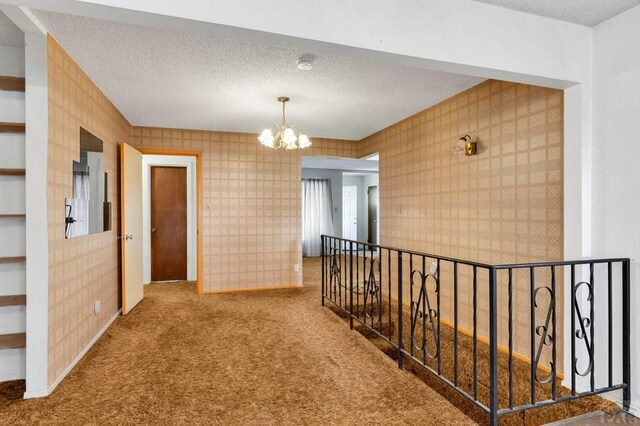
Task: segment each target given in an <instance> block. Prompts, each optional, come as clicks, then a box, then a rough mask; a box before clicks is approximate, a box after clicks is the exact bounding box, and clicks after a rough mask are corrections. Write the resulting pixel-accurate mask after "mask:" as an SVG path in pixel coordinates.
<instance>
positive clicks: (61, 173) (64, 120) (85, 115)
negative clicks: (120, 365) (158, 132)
mask: <svg viewBox="0 0 640 426" xmlns="http://www.w3.org/2000/svg"><path fill="white" fill-rule="evenodd" d="M48 69H49V71H48V72H49V152H48V164H49V170H48V218H49V219H48V220H49V372H48V376H49V384H52V383H53V382H54V381H55V379H56V378H58V377H59V376H60V375H61V374H62V372H63V371H64V369H65V368H66V367H67V366H68V365H69V364H70V363H71V362H72V361H73V360H74V359H75V357H76V356H77V355H78V354H79V353H80V351H82V349H83V348H84V347H85V346H86V345H87V344H88V343H89V342H90V341H91V339H93V337H94V336H95V335H96V334H97V333H98V331H100V329H101V328H102V327H103V326H104V325H105V323H106V322H107V321H108V320H109V319H110V318H111V317H112V316H113V315H114V313H115V312H116V311H117V310H118V247H117V240H116V235H117V230H118V221H119V217H120V214H119V213H120V210H119V202H118V193H119V190H118V186H117V185H118V165H117V155H118V154H117V152H118V145H119V143H120V142H128V141H129V132H130V125H129V123H128V122H127V120H125V118H124V117H123V116H122V114H120V112H119V111H118V110H117V109H116V108H115V107H114V106H113V104H112V103H111V102H110V101H109V99H107V98H106V96H104V94H103V93H102V92H101V91H100V89H98V88H97V87H96V85H95V84H93V82H92V81H91V80H90V79H89V77H87V75H86V74H85V73H84V72H83V71H82V70H81V69H80V68H79V67H78V65H76V63H75V62H74V61H73V60H72V59H71V57H70V56H69V55H68V54H67V53H66V52H65V51H64V50H63V49H62V48H61V47H60V45H59V44H58V43H57V42H56V41H55V40H54V39H53V38H52V37H49V39H48ZM81 126H82V127H84V128H85V129H87V130H88V131H90V132H91V133H93V134H94V135H96V136H98V137H99V138H100V139H102V141H103V143H104V153H105V155H104V159H105V171H106V172H107V173H108V199H109V200H110V201H111V202H112V207H111V213H112V215H113V217H112V228H111V229H112V231H110V232H103V233H99V234H93V235H87V236H84V237H79V238H72V239H69V240H66V239H65V238H64V220H65V209H64V204H65V202H64V201H65V198H69V197H71V196H72V182H73V177H72V172H73V161H79V156H80V143H79V141H80V127H81ZM94 300H101V301H102V312H101V313H100V314H99V315H98V316H94V314H93V302H94Z"/></svg>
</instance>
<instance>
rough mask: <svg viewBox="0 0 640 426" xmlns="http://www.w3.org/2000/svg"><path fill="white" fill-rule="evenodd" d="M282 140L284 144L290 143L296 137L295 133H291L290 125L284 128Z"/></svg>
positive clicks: (295, 139)
mask: <svg viewBox="0 0 640 426" xmlns="http://www.w3.org/2000/svg"><path fill="white" fill-rule="evenodd" d="M282 140H283V141H284V143H285V144H286V145H289V144H290V143H295V142H296V141H297V140H298V138H297V137H296V134H295V133H293V129H292V128H291V127H287V128H286V129H284V134H283V135H282Z"/></svg>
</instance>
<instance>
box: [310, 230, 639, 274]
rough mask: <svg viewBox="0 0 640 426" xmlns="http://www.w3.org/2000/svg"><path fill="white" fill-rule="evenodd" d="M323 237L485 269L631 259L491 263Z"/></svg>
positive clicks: (625, 259)
mask: <svg viewBox="0 0 640 426" xmlns="http://www.w3.org/2000/svg"><path fill="white" fill-rule="evenodd" d="M325 237H326V238H332V239H334V240H339V241H344V242H346V243H354V244H361V245H365V246H368V247H378V248H381V249H383V250H392V251H400V252H402V253H407V254H413V255H415V256H424V257H429V258H432V259H440V260H445V261H447V262H456V263H461V264H464V265H469V266H477V267H479V268H485V269H520V268H539V267H545V266H549V267H550V266H559V267H561V266H571V265H588V264H590V263H610V262H611V263H616V262H629V261H631V258H629V257H605V258H583V259H576V260H548V261H541V262H519V263H498V264H493V263H484V262H478V261H475V260H468V259H461V258H456V257H451V256H442V255H439V254H433V253H427V252H421V251H418V250H407V249H401V248H398V247H392V246H382V245H380V244H373V243H369V242H366V241H358V240H351V239H349V238H342V237H336V236H334V235H326V234H322V236H321V238H325Z"/></svg>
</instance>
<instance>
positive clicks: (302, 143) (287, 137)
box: [258, 96, 311, 150]
mask: <svg viewBox="0 0 640 426" xmlns="http://www.w3.org/2000/svg"><path fill="white" fill-rule="evenodd" d="M278 102H281V103H282V123H280V125H276V126H275V128H274V129H271V128H269V127H267V128H266V129H264V130H263V131H262V133H261V134H260V136H259V137H258V140H259V141H260V143H261V144H262V145H264V146H266V147H268V148H272V149H285V150H293V149H298V148H300V149H303V148H308V147H310V146H311V141H310V140H309V138H308V137H307V135H305V134H304V133H302V132H300V133H298V136H296V134H295V132H294V131H293V129H292V128H291V127H289V123H287V117H286V115H285V105H286V103H287V102H289V98H288V97H286V96H280V97H279V98H278ZM274 133H275V136H274Z"/></svg>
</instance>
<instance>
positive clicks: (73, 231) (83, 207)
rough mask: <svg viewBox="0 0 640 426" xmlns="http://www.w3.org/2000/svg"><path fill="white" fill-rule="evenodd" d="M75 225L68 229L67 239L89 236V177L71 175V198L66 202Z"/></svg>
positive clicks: (76, 174)
mask: <svg viewBox="0 0 640 426" xmlns="http://www.w3.org/2000/svg"><path fill="white" fill-rule="evenodd" d="M67 204H69V205H70V206H71V217H73V218H74V219H75V221H76V222H75V223H73V224H71V227H70V229H69V238H71V237H79V236H82V235H87V234H89V175H88V174H86V173H74V174H73V198H72V199H70V200H67Z"/></svg>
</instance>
